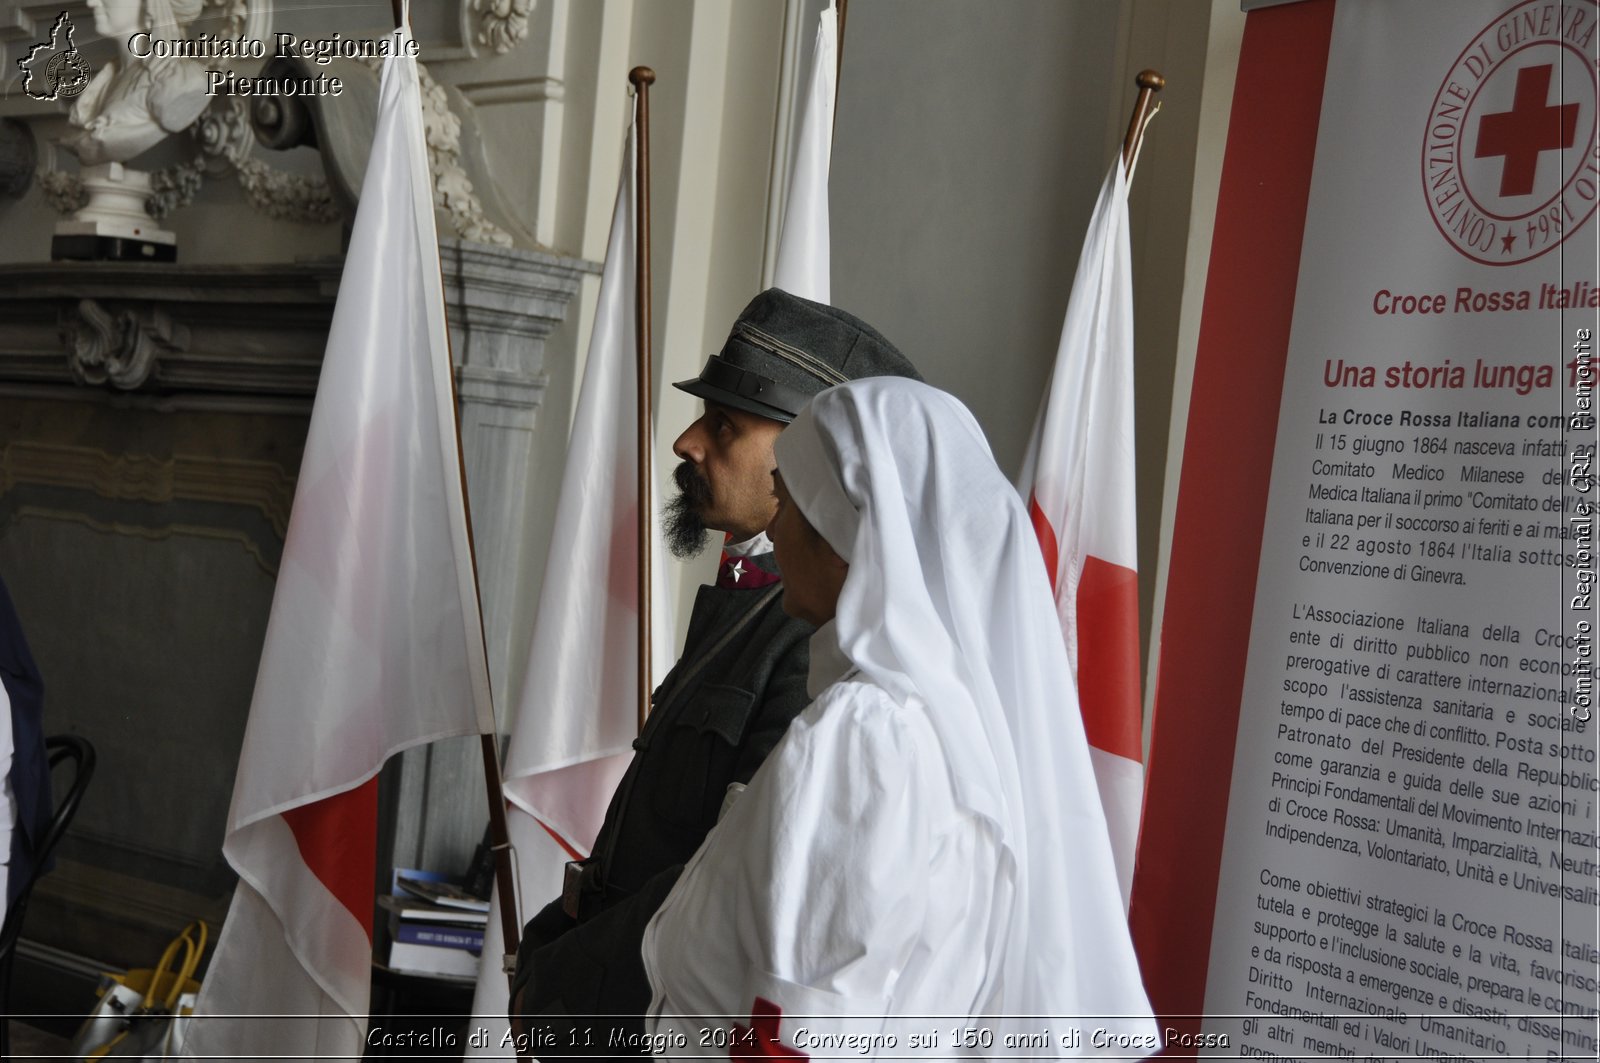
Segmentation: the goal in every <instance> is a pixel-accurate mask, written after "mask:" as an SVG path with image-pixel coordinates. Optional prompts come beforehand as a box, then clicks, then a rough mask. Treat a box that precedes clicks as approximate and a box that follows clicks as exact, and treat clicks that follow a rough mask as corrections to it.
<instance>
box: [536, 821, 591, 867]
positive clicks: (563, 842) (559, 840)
mask: <svg viewBox="0 0 1600 1063" xmlns="http://www.w3.org/2000/svg"><path fill="white" fill-rule="evenodd" d="M533 821H534V822H535V823H537V824H539V826H541V827H543V828H544V832H545V833H546V834H548V835H550V837H552V838H554V839H555V842H556V844H557V845H559V846H561V848H562V849H564V850H566V853H567V855H568V856H569V857H571V858H572V859H574V860H582V859H583V854H582V853H580V852H578V850H576V849H574V848H573V847H572V846H571V845H570V844H569V843H568V842H567V839H565V838H563V837H562V836H561V835H560V834H557V833H556V831H555V829H554V828H552V827H551V826H550V824H548V823H546V822H545V821H544V820H542V819H540V818H539V817H538V816H534V817H533Z"/></svg>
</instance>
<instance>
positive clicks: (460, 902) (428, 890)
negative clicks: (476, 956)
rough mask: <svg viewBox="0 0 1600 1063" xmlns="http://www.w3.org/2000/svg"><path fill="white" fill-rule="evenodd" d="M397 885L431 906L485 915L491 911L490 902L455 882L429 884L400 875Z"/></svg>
mask: <svg viewBox="0 0 1600 1063" xmlns="http://www.w3.org/2000/svg"><path fill="white" fill-rule="evenodd" d="M395 883H396V884H397V885H399V887H400V888H401V889H402V890H404V891H405V892H406V893H409V894H411V896H413V897H416V898H418V899H419V900H424V901H427V902H428V903H430V904H437V905H440V906H441V907H445V908H460V909H462V910H463V911H469V912H483V913H485V914H487V913H488V911H489V902H488V901H486V900H484V899H483V898H482V897H474V896H473V895H472V894H470V893H468V892H467V891H466V890H464V889H462V888H461V887H460V886H457V885H456V884H455V883H453V882H427V881H424V880H422V879H419V878H413V877H411V876H409V875H398V876H396V878H395Z"/></svg>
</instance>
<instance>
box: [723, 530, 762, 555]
mask: <svg viewBox="0 0 1600 1063" xmlns="http://www.w3.org/2000/svg"><path fill="white" fill-rule="evenodd" d="M722 552H723V553H725V554H727V555H728V556H729V557H753V556H755V555H756V554H770V553H771V552H772V540H771V539H768V538H767V533H766V532H764V531H763V532H756V533H755V535H753V536H752V537H750V538H748V539H746V540H745V541H744V542H742V543H729V544H728V545H726V546H724V547H723V548H722Z"/></svg>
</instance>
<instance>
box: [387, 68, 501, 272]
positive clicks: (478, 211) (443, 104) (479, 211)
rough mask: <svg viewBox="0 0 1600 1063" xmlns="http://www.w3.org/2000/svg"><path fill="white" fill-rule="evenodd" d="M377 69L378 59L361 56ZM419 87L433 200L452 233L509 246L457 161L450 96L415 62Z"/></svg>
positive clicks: (457, 134)
mask: <svg viewBox="0 0 1600 1063" xmlns="http://www.w3.org/2000/svg"><path fill="white" fill-rule="evenodd" d="M364 62H366V64H367V65H368V66H370V67H371V68H372V69H373V70H374V71H379V72H381V71H382V69H383V67H382V62H383V61H382V60H380V59H376V58H368V59H366V60H364ZM417 79H418V82H419V85H420V88H421V90H422V124H423V130H424V137H425V139H426V140H427V143H428V168H429V169H430V170H432V171H433V202H434V205H435V206H436V207H438V208H439V209H440V210H443V211H444V212H445V214H446V215H447V216H448V217H449V218H450V224H451V226H452V227H454V229H455V231H456V235H457V236H460V237H461V238H462V239H464V240H471V241H473V242H474V243H480V244H490V245H492V246H494V247H511V246H513V245H514V243H515V241H513V240H512V239H511V234H510V233H508V232H506V231H505V230H504V229H502V228H500V227H499V226H498V225H496V224H495V223H494V222H492V221H490V220H489V217H488V215H487V214H486V213H485V212H484V209H483V204H482V203H481V202H479V200H478V195H477V193H476V192H475V191H474V190H473V187H472V178H471V177H469V176H468V175H467V171H466V168H465V167H464V166H462V162H461V119H460V118H458V117H457V116H456V113H455V112H454V111H452V110H451V109H450V96H449V94H448V93H447V92H446V91H445V89H444V86H443V85H441V84H439V82H437V81H435V80H434V78H433V75H432V74H430V73H429V72H428V68H427V67H426V66H424V65H423V64H422V63H421V62H420V61H419V62H418V63H417Z"/></svg>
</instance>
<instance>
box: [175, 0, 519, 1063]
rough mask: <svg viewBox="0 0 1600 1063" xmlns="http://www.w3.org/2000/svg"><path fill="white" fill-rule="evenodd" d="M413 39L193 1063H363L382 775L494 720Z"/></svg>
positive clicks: (227, 844)
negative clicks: (393, 759) (324, 1060)
mask: <svg viewBox="0 0 1600 1063" xmlns="http://www.w3.org/2000/svg"><path fill="white" fill-rule="evenodd" d="M395 32H396V38H397V45H398V47H396V48H395V49H394V51H395V53H396V57H392V58H388V59H386V60H385V62H384V69H383V78H382V83H381V87H380V89H379V104H378V116H377V122H376V128H375V132H374V137H373V144H372V152H371V156H370V159H369V162H368V164H367V170H366V177H365V179H364V181H363V184H362V189H361V199H360V206H359V209H358V211H357V213H356V219H355V225H354V228H353V230H352V233H351V239H350V248H349V252H348V254H347V255H346V258H345V267H344V272H343V276H342V279H341V281H340V286H339V296H338V300H337V303H336V305H335V308H334V314H333V322H332V325H331V327H330V330H329V336H328V345H327V350H326V354H325V355H324V358H323V365H322V373H321V377H320V380H319V382H318V386H317V396H316V403H315V406H314V408H313V410H312V414H311V424H310V428H309V431H308V433H307V436H306V446H305V452H304V456H303V458H302V460H301V464H300V470H299V477H298V481H297V484H296V488H295V498H294V506H293V509H292V511H291V515H290V521H289V528H288V533H287V535H286V537H285V540H284V547H283V556H282V561H281V564H280V566H279V571H278V578H277V585H276V588H275V590H274V593H273V600H272V612H271V615H270V618H269V620H268V623H267V632H266V640H265V644H264V646H263V649H262V654H261V664H260V667H259V670H258V672H257V675H256V685H255V692H254V696H253V698H252V701H251V706H250V717H249V723H248V725H247V727H246V730H245V739H244V746H243V750H242V752H241V754H240V760H239V769H238V775H237V777H236V780H235V783H234V792H233V802H232V805H231V807H230V809H229V814H228V831H227V836H226V839H225V841H224V843H223V853H224V855H225V856H226V857H227V859H228V862H229V863H230V864H231V865H232V866H233V868H234V869H235V870H236V871H237V872H238V874H239V879H240V881H239V885H238V887H237V889H236V890H235V893H234V899H233V904H232V907H231V908H230V910H229V915H228V919H227V922H226V923H225V924H224V926H223V930H222V934H221V938H220V940H219V942H218V945H217V950H216V954H215V956H214V957H213V960H212V964H211V968H210V971H209V973H208V975H207V977H206V979H205V984H204V990H203V993H202V995H201V997H200V1000H199V1002H198V1006H197V1011H196V1014H197V1016H200V1017H201V1021H198V1022H196V1023H195V1024H194V1026H193V1030H192V1033H191V1036H190V1038H189V1041H188V1043H187V1044H186V1046H185V1052H186V1054H190V1055H195V1056H205V1055H237V1056H269V1055H272V1056H278V1055H303V1056H314V1057H333V1056H340V1055H345V1056H359V1055H360V1054H361V1051H362V1047H363V1038H364V1034H365V1029H366V1022H367V1012H368V996H369V989H370V983H371V975H372V972H371V959H372V913H373V880H374V875H375V859H376V844H377V842H376V829H377V778H376V777H377V773H378V770H379V769H380V768H381V767H382V766H383V762H384V761H385V760H386V759H387V758H388V757H389V756H391V755H393V754H394V753H396V752H399V751H400V750H403V749H406V748H408V747H411V746H416V745H420V744H423V743H426V742H429V741H433V740H435V739H438V738H443V737H447V736H455V735H470V734H475V733H484V732H487V731H488V730H489V729H490V728H492V727H493V722H494V713H493V707H492V705H491V702H490V697H489V680H488V668H487V663H486V660H485V653H484V642H483V633H482V628H481V623H482V622H481V618H480V613H479V607H478V599H477V587H476V583H475V580H474V576H473V571H472V559H471V550H470V546H469V541H468V531H467V519H466V505H465V499H464V495H463V491H464V485H463V484H462V481H461V464H460V457H459V447H458V443H457V437H456V430H455V421H454V412H453V409H452V405H453V402H454V397H453V395H452V392H451V386H450V376H449V374H450V365H449V345H448V337H447V333H446V328H445V316H444V296H443V288H442V283H441V279H440V273H439V264H438V239H437V235H436V233H435V230H434V220H433V180H432V175H431V173H430V170H429V166H428V161H427V149H426V145H425V142H424V139H423V122H422V106H421V96H420V92H419V88H418V80H417V77H418V75H417V66H416V60H415V59H414V58H411V57H410V56H408V55H407V45H408V42H409V39H410V31H409V29H401V30H396V31H395ZM229 1016H235V1017H234V1018H229Z"/></svg>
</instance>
